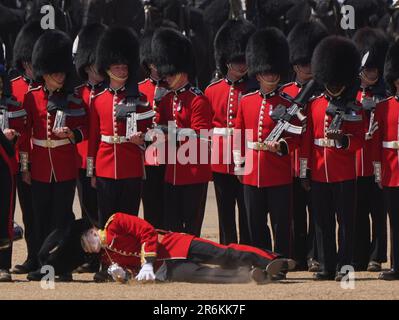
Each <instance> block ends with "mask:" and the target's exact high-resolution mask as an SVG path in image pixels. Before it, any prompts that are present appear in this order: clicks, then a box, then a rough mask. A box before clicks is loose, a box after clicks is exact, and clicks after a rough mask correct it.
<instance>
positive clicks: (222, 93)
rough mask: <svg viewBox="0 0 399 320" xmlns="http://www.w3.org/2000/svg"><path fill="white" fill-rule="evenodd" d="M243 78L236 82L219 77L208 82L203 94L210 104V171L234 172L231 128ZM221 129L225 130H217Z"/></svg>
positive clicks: (242, 86)
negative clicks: (212, 129)
mask: <svg viewBox="0 0 399 320" xmlns="http://www.w3.org/2000/svg"><path fill="white" fill-rule="evenodd" d="M246 87H247V86H246V82H245V79H244V78H242V79H241V80H238V81H236V82H234V83H233V82H231V81H230V80H228V79H220V80H218V81H216V82H213V83H212V84H210V85H209V86H208V87H207V88H206V90H205V95H206V97H207V98H208V99H209V102H210V104H211V106H212V112H213V118H212V127H213V128H214V133H213V136H212V149H211V164H212V171H214V172H219V173H225V174H234V162H233V160H232V159H233V156H232V155H233V134H232V133H233V128H234V126H235V122H236V117H237V112H238V105H239V103H240V100H241V97H242V95H243V92H244V91H245V90H246ZM215 128H218V129H216V130H220V129H222V130H223V131H225V132H219V133H218V132H217V131H216V130H215Z"/></svg>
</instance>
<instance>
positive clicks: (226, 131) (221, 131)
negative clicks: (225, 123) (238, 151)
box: [213, 128, 234, 137]
mask: <svg viewBox="0 0 399 320" xmlns="http://www.w3.org/2000/svg"><path fill="white" fill-rule="evenodd" d="M233 130H234V129H233V128H213V134H214V135H218V136H225V137H227V136H232V135H233Z"/></svg>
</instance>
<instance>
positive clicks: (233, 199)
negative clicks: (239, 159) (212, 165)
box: [213, 172, 250, 244]
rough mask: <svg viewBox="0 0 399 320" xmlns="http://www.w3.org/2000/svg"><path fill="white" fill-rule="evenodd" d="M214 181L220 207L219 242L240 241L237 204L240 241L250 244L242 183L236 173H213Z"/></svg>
mask: <svg viewBox="0 0 399 320" xmlns="http://www.w3.org/2000/svg"><path fill="white" fill-rule="evenodd" d="M213 183H214V186H215V195H216V203H217V207H218V218H219V239H220V241H219V242H220V243H221V244H229V243H238V237H237V226H236V204H237V206H238V225H239V234H240V241H239V243H242V244H248V243H249V241H250V239H249V231H248V222H247V217H246V212H245V204H244V192H243V186H242V184H241V183H240V182H239V181H238V179H237V176H235V175H231V174H223V173H217V172H214V173H213Z"/></svg>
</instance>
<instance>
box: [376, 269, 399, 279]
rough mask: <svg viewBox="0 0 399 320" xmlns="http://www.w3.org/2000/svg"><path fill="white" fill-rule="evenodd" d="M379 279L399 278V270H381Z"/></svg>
mask: <svg viewBox="0 0 399 320" xmlns="http://www.w3.org/2000/svg"><path fill="white" fill-rule="evenodd" d="M378 279H380V280H387V281H392V280H399V271H395V270H390V271H385V272H381V273H380V275H379V276H378Z"/></svg>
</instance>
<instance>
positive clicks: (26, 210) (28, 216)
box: [17, 173, 40, 262]
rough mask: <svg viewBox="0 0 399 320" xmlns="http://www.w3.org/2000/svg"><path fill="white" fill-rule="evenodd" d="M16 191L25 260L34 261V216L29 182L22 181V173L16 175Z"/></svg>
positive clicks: (35, 247)
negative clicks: (23, 237)
mask: <svg viewBox="0 0 399 320" xmlns="http://www.w3.org/2000/svg"><path fill="white" fill-rule="evenodd" d="M17 191H18V199H19V205H20V207H21V211H22V221H23V223H24V228H25V230H24V231H25V241H26V249H27V253H28V257H27V260H29V261H33V262H34V261H36V257H37V253H38V251H39V249H40V248H39V247H38V244H37V243H36V238H35V225H34V224H35V221H34V219H35V216H34V212H33V204H32V188H31V186H30V185H29V184H27V183H25V182H24V181H22V174H21V173H19V174H18V175H17Z"/></svg>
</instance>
